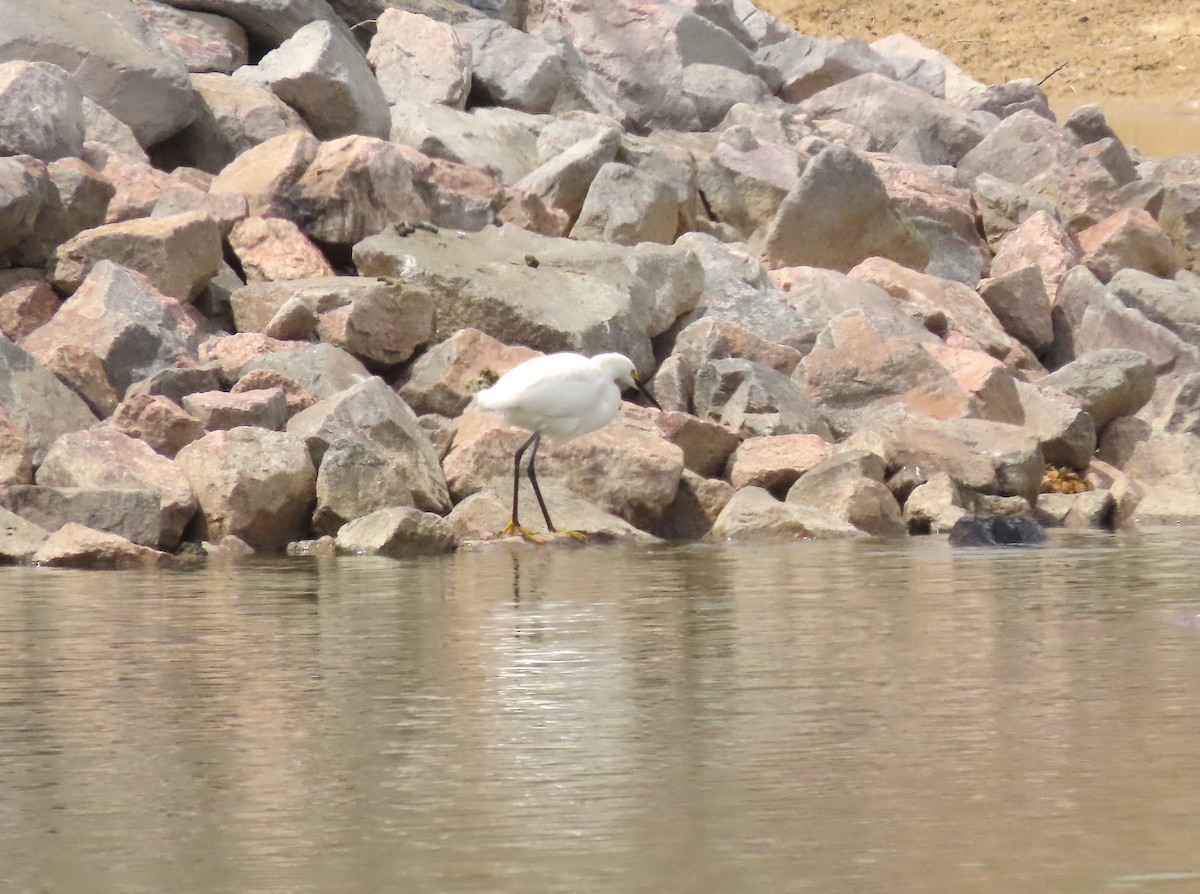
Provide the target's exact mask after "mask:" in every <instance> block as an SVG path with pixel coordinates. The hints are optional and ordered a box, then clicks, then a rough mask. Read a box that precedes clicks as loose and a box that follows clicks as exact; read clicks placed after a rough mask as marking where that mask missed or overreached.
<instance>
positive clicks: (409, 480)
mask: <svg viewBox="0 0 1200 894" xmlns="http://www.w3.org/2000/svg"><path fill="white" fill-rule="evenodd" d="M287 430H288V431H289V432H290V433H292V434H294V435H296V436H298V437H300V438H302V439H303V440H304V442H305V443H306V444H307V445H308V448H309V450H310V451H311V453H312V458H313V461H314V462H316V463H317V464H318V465H320V464H321V463H322V458H323V457H324V455H325V452H326V451H327V450H328V449H329V447H330V445H331V444H333V443H334V442H336V441H338V440H339V439H348V440H351V441H355V442H357V443H359V444H362V445H364V446H366V447H368V448H370V449H372V450H375V451H378V452H380V453H381V454H383V456H384V458H385V459H392V460H394V461H395V463H396V466H397V477H398V478H399V479H400V480H402V481H403V482H404V483H405V485H406V486H407V488H408V490H409V492H410V493H411V495H412V496H411V500H410V501H409V503H410V504H411V505H414V506H416V507H417V508H418V509H423V510H426V511H431V512H437V513H440V514H444V513H445V512H447V511H449V509H450V495H449V493H448V491H447V489H446V477H445V475H443V473H442V468H441V464H440V463H439V461H438V456H437V453H436V452H435V451H434V449H433V444H432V443H430V441H429V437H428V436H427V435H426V434H425V432H424V431H423V430H422V428H421V425H420V423H419V422H418V421H417V417H416V414H415V413H413V411H412V410H411V409H410V408H409V406H408V405H407V404H406V403H404V401H402V400H401V399H400V397H399V396H398V395H396V393H395V392H393V391H392V390H391V389H390V388H389V387H388V386H387V385H386V384H384V382H383V380H382V379H379V378H377V377H371V378H368V379H367V380H366V381H364V382H361V383H359V384H357V385H355V386H354V387H352V388H347V389H346V390H345V391H344V392H341V393H339V394H336V395H334V396H333V397H330V398H327V399H325V400H322V401H320V402H318V403H316V404H314V405H313V406H311V407H309V408H308V409H307V410H303V411H301V412H299V413H297V414H296V415H295V416H293V417H292V418H291V420H290V421H289V422H288V426H287ZM514 449H515V448H514Z"/></svg>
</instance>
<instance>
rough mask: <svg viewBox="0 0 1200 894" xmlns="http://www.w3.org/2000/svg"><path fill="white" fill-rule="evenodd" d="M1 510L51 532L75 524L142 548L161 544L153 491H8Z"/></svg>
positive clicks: (29, 488) (21, 488)
mask: <svg viewBox="0 0 1200 894" xmlns="http://www.w3.org/2000/svg"><path fill="white" fill-rule="evenodd" d="M0 508H3V509H6V510H8V511H9V512H12V513H14V514H16V515H19V516H20V517H21V518H23V519H25V520H26V521H28V522H32V523H33V524H35V525H38V526H39V527H41V528H44V529H45V530H47V531H57V530H58V529H59V528H61V527H62V526H63V525H65V524H67V523H68V522H75V523H77V524H81V525H86V526H87V527H89V528H92V529H94V530H97V531H105V532H107V533H109V534H117V535H119V536H121V537H124V538H125V539H126V540H130V541H132V542H133V543H137V544H140V545H142V546H150V547H157V546H158V542H159V498H158V494H157V493H155V492H153V491H149V490H116V489H110V488H98V487H37V486H33V485H26V486H17V487H7V488H4V490H2V491H0Z"/></svg>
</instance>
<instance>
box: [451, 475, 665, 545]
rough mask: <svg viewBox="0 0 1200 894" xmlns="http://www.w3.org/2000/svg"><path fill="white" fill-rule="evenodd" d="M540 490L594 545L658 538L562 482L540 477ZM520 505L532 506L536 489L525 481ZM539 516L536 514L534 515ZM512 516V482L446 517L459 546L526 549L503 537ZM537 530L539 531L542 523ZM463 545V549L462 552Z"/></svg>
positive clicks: (553, 539) (559, 537) (555, 540)
mask: <svg viewBox="0 0 1200 894" xmlns="http://www.w3.org/2000/svg"><path fill="white" fill-rule="evenodd" d="M538 481H539V487H541V489H542V493H543V495H544V496H545V498H546V502H547V503H549V504H550V505H551V506H553V507H554V509H555V514H556V515H559V516H561V518H563V519H570V523H571V528H572V530H575V531H580V532H582V533H584V534H585V535H586V536H587V538H588V540H589V541H591V542H600V543H604V542H607V541H619V542H628V543H642V544H648V543H654V542H656V540H655V538H654V537H653V536H651V535H650V534H647V533H646V532H644V531H639V530H638V529H637V528H635V527H634V526H633V525H631V524H630V523H629V522H627V521H625V520H624V519H622V518H618V517H617V516H615V515H613V514H612V513H609V512H605V511H604V510H603V509H600V508H599V507H597V506H596V505H594V504H592V503H590V502H588V501H587V500H586V499H584V498H583V497H581V496H578V495H577V494H575V493H574V492H573V491H571V489H570V488H568V487H567V486H566V485H565V484H563V483H562V482H559V481H554V480H546V481H542V480H541V478H540V477H539V479H538ZM521 505H522V506H533V505H534V495H533V488H531V487H530V486H529V481H528V479H526V480H525V481H524V482H523V483H522V486H521ZM535 514H536V513H535ZM511 515H512V479H511V478H510V479H509V485H508V490H507V492H506V493H505V494H503V495H501V494H499V493H493V492H492V491H490V490H482V491H479V492H478V493H474V494H471V495H470V496H469V497H467V498H465V499H464V500H462V501H461V502H460V503H459V504H458V505H457V506H455V507H454V511H453V512H451V513H450V515H448V516H447V517H446V521H447V522H449V523H450V526H451V527H452V528H453V529H454V533H455V535H456V536H457V537H458V539H459V542H460V544H463V543H468V542H471V541H492V540H501V541H502V542H504V543H507V544H515V545H523V544H524V543H525V541H524V540H522V538H519V537H504V536H503V535H501V534H500V532H501V530H503V528H504V526H505V525H506V524H508V520H509V518H510V516H511ZM534 527H535V528H540V519H539V522H538V524H537V525H534ZM537 536H538V538H539V539H540V540H542V541H543V543H544V544H545V545H550V544H553V545H556V546H572V545H575V546H578V545H579V544H578V543H577V542H576V541H575V540H574V539H572V538H571V537H570V536H569V535H567V534H563V533H559V534H549V533H547V532H543V531H541V530H538V534H537ZM461 548H462V547H461V545H460V549H461Z"/></svg>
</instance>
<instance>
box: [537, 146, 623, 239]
mask: <svg viewBox="0 0 1200 894" xmlns="http://www.w3.org/2000/svg"><path fill="white" fill-rule="evenodd" d="M620 143H621V136H620V131H618V130H617V129H616V128H615V127H614V128H608V129H604V130H600V131H599V132H597V133H595V134H594V135H593V136H590V137H587V138H585V139H582V140H580V141H579V142H578V143H576V144H574V145H573V146H570V147H569V148H567V149H565V150H563V151H562V152H560V153H558V154H557V155H555V156H554V157H552V158H550V159H549V160H547V161H545V162H543V163H542V164H540V165H539V166H538V167H536V168H535V169H534V170H532V171H530V172H529V173H528V174H526V175H525V176H524V177H522V178H521V179H520V180H518V181H517V182H516V183H514V184H513V188H514V189H518V190H525V191H526V192H530V193H533V194H534V195H536V196H537V197H538V198H540V199H541V200H542V201H543V202H544V203H545V204H546V206H547V207H550V208H560V209H562V210H563V211H564V212H566V215H567V218H568V219H569V220H571V221H572V222H574V221H575V220H577V219H578V217H579V214H580V212H581V211H582V209H583V203H584V201H585V199H586V197H587V194H588V190H589V189H590V188H591V185H592V181H594V180H595V179H596V177H597V176H598V175H599V173H600V169H601V168H602V167H604V166H605V165H606V164H608V163H610V162H612V161H613V160H614V159H615V158H616V155H617V149H618V147H619V146H620Z"/></svg>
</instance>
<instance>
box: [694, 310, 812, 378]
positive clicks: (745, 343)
mask: <svg viewBox="0 0 1200 894" xmlns="http://www.w3.org/2000/svg"><path fill="white" fill-rule="evenodd" d="M672 353H674V354H678V355H680V356H681V357H683V359H684V360H685V361H686V362H687V363H688V364H689V365H690V366H692V367H693V368H694V369H698V368H699V367H700V366H701V365H702V364H704V363H705V362H707V361H709V360H724V359H727V358H731V357H736V358H740V359H742V360H753V361H754V362H755V363H761V364H763V365H764V366H769V367H770V368H771V369H773V370H775V371H776V372H778V373H782V374H783V375H785V376H787V375H791V374H792V372H793V370H795V369H796V367H797V366H798V365H799V364H800V360H801V359H802V357H803V355H802V354H801V352H800V351H797V350H796V349H795V348H791V347H788V346H787V345H781V344H777V343H775V342H773V341H769V340H768V339H765V338H760V337H758V336H757V335H755V334H754V333H752V332H747V331H746V330H745V329H742V328H741V327H740V326H738V325H736V324H734V323H731V322H729V321H727V320H723V319H720V318H716V317H701V318H700V319H699V320H696V321H695V322H694V323H689V324H688V325H687V326H685V327H684V328H683V329H682V331H680V333H679V335H678V336H676V338H675V346H674V348H673V350H672Z"/></svg>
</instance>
